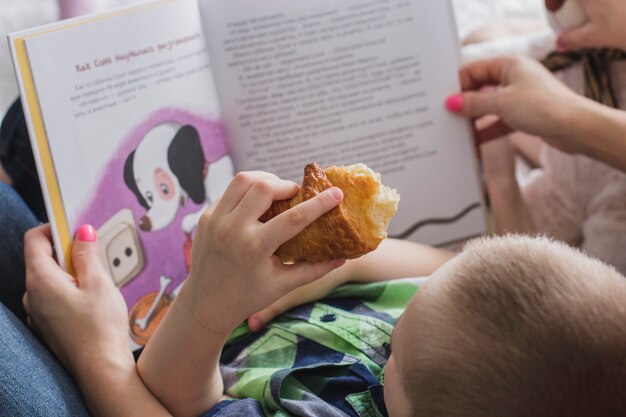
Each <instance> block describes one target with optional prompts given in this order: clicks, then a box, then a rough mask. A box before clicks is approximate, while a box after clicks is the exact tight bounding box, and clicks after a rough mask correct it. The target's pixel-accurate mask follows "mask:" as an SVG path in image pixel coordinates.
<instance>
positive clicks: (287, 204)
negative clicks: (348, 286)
mask: <svg viewBox="0 0 626 417" xmlns="http://www.w3.org/2000/svg"><path fill="white" fill-rule="evenodd" d="M333 186H336V187H339V188H340V189H341V190H342V191H343V194H344V200H343V203H342V204H341V205H340V206H338V207H336V208H335V209H333V210H331V211H330V212H328V213H326V214H325V215H323V216H322V217H320V218H319V219H318V220H316V221H315V222H314V223H313V224H312V225H311V226H309V227H307V228H306V229H304V231H303V232H302V233H300V234H298V235H297V236H296V237H294V238H293V239H291V240H289V241H288V242H286V243H284V244H283V245H281V246H280V247H279V248H278V250H277V251H276V255H278V256H279V257H280V259H281V260H282V261H283V262H285V263H289V262H299V261H306V262H321V261H328V260H332V259H354V258H358V257H359V256H362V255H365V254H366V253H368V252H371V251H373V250H375V249H376V248H377V247H378V245H379V244H380V242H381V241H382V240H383V239H385V238H386V237H387V227H388V226H389V222H390V221H391V218H392V217H393V216H394V215H395V214H396V211H397V210H398V202H399V200H400V196H399V195H398V193H397V192H396V190H392V189H390V188H388V187H385V186H384V185H382V184H381V182H380V174H376V173H374V171H372V170H371V169H369V168H368V167H367V166H365V165H363V164H356V165H351V166H347V167H343V166H342V167H335V166H333V167H330V168H327V169H326V170H322V168H320V166H319V165H317V164H309V165H307V166H306V168H305V170H304V179H303V181H302V186H301V188H300V192H299V193H298V194H297V195H296V196H295V197H294V198H292V199H290V200H284V201H277V202H274V203H273V204H272V207H271V208H270V209H269V210H268V211H267V212H266V213H265V214H264V215H263V217H261V221H262V222H267V221H269V220H270V219H272V218H274V217H276V216H278V215H280V214H281V213H284V212H285V211H287V210H289V209H290V208H292V207H295V206H297V205H298V204H301V203H302V202H303V201H307V200H309V199H311V198H313V197H314V196H316V195H318V194H319V193H322V192H323V191H324V190H327V189H330V188H332V187H333Z"/></svg>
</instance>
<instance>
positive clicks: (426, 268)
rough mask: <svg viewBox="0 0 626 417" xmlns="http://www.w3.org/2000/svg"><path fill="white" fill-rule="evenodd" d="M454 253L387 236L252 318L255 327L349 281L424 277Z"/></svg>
mask: <svg viewBox="0 0 626 417" xmlns="http://www.w3.org/2000/svg"><path fill="white" fill-rule="evenodd" d="M453 257H454V253H453V252H450V251H447V250H444V249H437V248H433V247H430V246H425V245H420V244H419V243H413V242H409V241H405V240H396V239H387V240H384V241H383V242H381V244H380V246H379V247H378V249H376V250H375V251H374V252H370V253H368V254H367V255H365V256H362V257H360V258H358V259H354V260H351V261H348V262H347V263H346V264H345V265H344V266H342V267H340V268H337V269H336V270H334V271H332V272H331V273H329V274H328V275H326V276H325V277H324V278H322V279H320V280H318V281H315V282H313V283H311V284H309V285H306V286H304V287H300V288H298V289H296V290H294V291H292V292H291V293H289V294H287V295H286V296H284V297H283V298H281V299H280V300H278V301H276V302H275V303H273V304H272V305H270V306H269V307H267V308H265V309H263V310H261V311H259V312H258V313H255V314H253V315H252V316H250V318H249V319H248V326H249V327H250V330H252V331H255V332H257V331H260V330H261V329H262V328H263V327H264V326H265V325H266V324H267V323H269V322H270V321H271V320H272V319H273V318H274V317H276V316H278V315H279V314H282V313H284V312H285V311H287V310H290V309H292V308H294V307H297V306H299V305H302V304H306V303H310V302H313V301H316V300H320V299H322V298H324V297H325V296H327V295H328V294H329V293H330V292H331V291H332V290H333V289H335V288H337V287H339V286H340V285H343V284H347V283H348V282H361V283H366V282H376V281H391V280H394V279H401V278H411V277H424V276H428V275H430V274H432V273H433V272H435V271H436V270H437V269H438V268H439V267H440V266H442V265H443V264H445V263H446V262H448V261H449V260H450V259H452V258H453Z"/></svg>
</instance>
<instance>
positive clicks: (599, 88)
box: [541, 48, 626, 108]
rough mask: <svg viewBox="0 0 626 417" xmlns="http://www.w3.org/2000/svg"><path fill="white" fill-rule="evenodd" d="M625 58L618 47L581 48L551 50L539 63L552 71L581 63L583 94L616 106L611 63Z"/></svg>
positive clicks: (617, 105)
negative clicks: (559, 50)
mask: <svg viewBox="0 0 626 417" xmlns="http://www.w3.org/2000/svg"><path fill="white" fill-rule="evenodd" d="M624 59H626V52H625V51H622V50H620V49H609V48H603V49H583V50H579V51H568V52H552V53H551V54H550V55H548V56H547V57H546V58H544V59H543V60H542V61H541V63H542V64H543V65H544V66H545V67H546V68H548V69H549V70H550V71H552V72H558V71H563V70H565V69H567V68H569V67H571V66H573V65H575V64H577V63H579V62H580V63H581V64H582V66H583V71H584V74H585V96H586V97H587V98H590V99H592V100H594V101H597V102H598V103H601V104H604V105H605V106H609V107H612V108H618V107H619V103H618V100H617V97H616V96H615V91H614V90H613V81H612V77H611V63H612V62H613V61H618V60H624Z"/></svg>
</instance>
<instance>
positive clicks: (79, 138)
mask: <svg viewBox="0 0 626 417" xmlns="http://www.w3.org/2000/svg"><path fill="white" fill-rule="evenodd" d="M26 49H27V52H28V59H29V61H30V64H31V68H32V69H33V78H34V81H35V87H36V90H37V96H38V99H39V104H40V106H41V109H42V116H43V119H44V124H45V128H46V133H47V136H48V141H49V145H50V150H51V154H52V157H53V161H54V165H55V170H56V174H57V179H58V182H59V184H60V188H61V194H62V198H63V201H64V204H65V210H66V214H67V217H68V220H69V223H70V224H71V225H74V224H75V220H76V219H77V217H78V216H79V211H80V210H81V209H82V208H83V205H84V204H85V200H86V199H88V198H91V197H92V191H93V190H92V188H93V186H94V183H93V181H94V180H95V179H96V178H97V177H98V175H100V174H101V171H102V169H103V168H104V166H105V164H106V163H107V162H108V161H109V160H110V159H111V157H113V155H114V154H115V152H116V150H117V148H118V147H119V146H120V144H121V142H122V140H123V139H124V138H125V137H126V136H128V135H129V133H130V132H131V131H132V130H133V129H134V128H136V127H137V126H138V125H140V124H141V123H142V122H144V121H145V120H146V119H148V118H150V117H151V116H152V115H154V114H155V113H156V112H158V111H160V110H162V109H166V108H182V109H184V110H188V111H191V112H194V113H199V114H204V115H208V116H209V117H213V118H216V119H217V118H219V106H218V102H217V96H216V93H215V85H214V81H213V78H212V73H211V68H210V63H209V57H208V53H207V52H206V44H205V41H204V37H203V36H202V26H201V24H200V20H199V17H198V7H197V3H196V2H195V1H194V0H179V1H170V2H163V4H161V5H156V6H155V7H151V8H147V9H145V10H141V11H138V12H135V13H125V14H122V15H120V16H116V17H114V18H104V19H101V20H98V21H94V22H91V23H89V24H86V25H79V26H77V27H73V28H71V29H66V30H61V31H57V32H54V33H50V34H46V35H44V36H37V37H34V38H32V39H28V40H27V41H26Z"/></svg>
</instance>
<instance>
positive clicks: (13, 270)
mask: <svg viewBox="0 0 626 417" xmlns="http://www.w3.org/2000/svg"><path fill="white" fill-rule="evenodd" d="M38 223H39V222H38V221H37V219H36V218H35V216H34V215H33V213H32V212H31V211H30V210H29V209H28V207H26V205H25V204H24V202H23V201H22V199H21V198H20V196H19V195H17V193H16V192H15V190H13V188H11V187H10V186H8V185H6V184H4V183H2V182H0V236H1V238H0V303H2V304H4V305H5V306H6V307H7V308H8V309H9V310H11V311H12V312H13V314H15V316H17V318H19V319H20V320H21V321H23V322H24V321H25V320H26V313H25V312H24V308H23V307H22V296H23V295H24V291H25V287H24V277H25V271H24V233H26V231H27V230H28V229H30V228H32V227H35V226H37V224H38Z"/></svg>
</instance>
